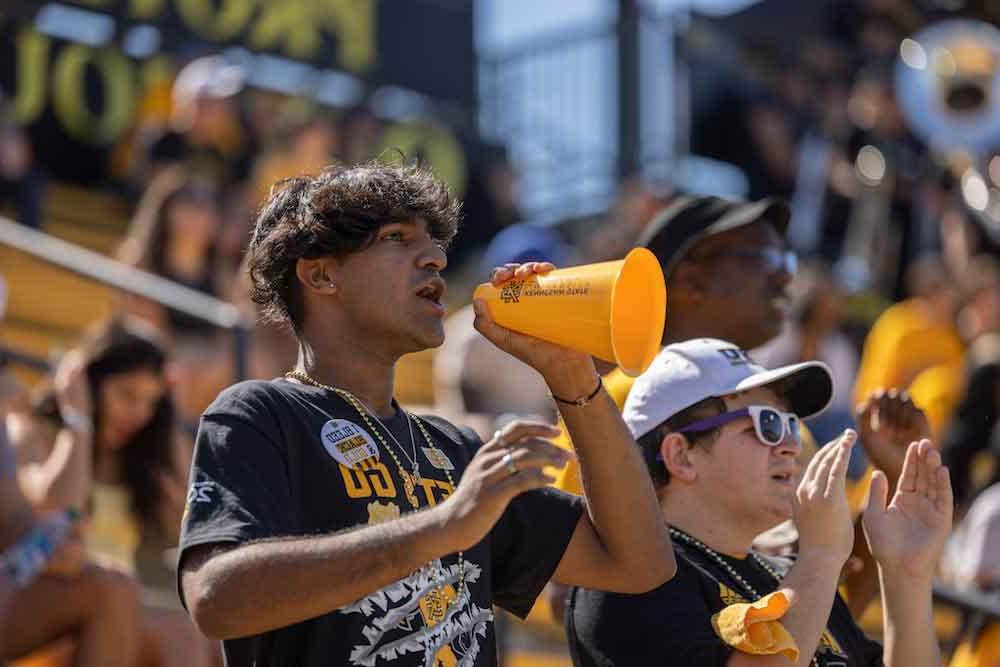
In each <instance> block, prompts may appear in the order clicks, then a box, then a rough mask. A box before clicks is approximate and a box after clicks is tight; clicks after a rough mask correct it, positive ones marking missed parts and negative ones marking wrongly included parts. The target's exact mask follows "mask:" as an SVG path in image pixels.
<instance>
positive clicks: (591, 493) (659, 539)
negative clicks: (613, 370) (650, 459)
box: [550, 375, 676, 589]
mask: <svg viewBox="0 0 1000 667" xmlns="http://www.w3.org/2000/svg"><path fill="white" fill-rule="evenodd" d="M594 382H595V379H594V376H593V375H591V376H590V388H593V386H594ZM581 385H583V381H582V380H578V386H581ZM550 386H552V387H553V392H555V391H556V389H555V387H554V386H553V385H552V384H551V382H550ZM583 391H584V393H583V394H582V395H585V392H586V391H589V390H583ZM560 412H561V413H562V417H563V421H564V422H565V424H566V429H567V431H568V432H569V434H570V437H571V438H572V440H573V446H574V448H575V449H576V452H577V456H578V458H579V460H580V471H581V477H582V480H583V488H584V495H585V496H586V498H587V507H588V511H589V513H590V520H591V522H592V523H593V525H594V528H595V530H596V532H597V534H598V536H599V538H600V540H601V543H602V544H603V546H604V549H605V551H606V552H607V554H608V556H609V558H610V559H611V560H612V561H613V562H614V567H616V568H620V569H621V570H622V571H623V572H628V573H629V576H632V577H636V578H637V579H641V580H642V581H637V582H636V583H637V585H639V587H640V588H646V589H649V588H653V587H655V586H658V585H660V584H662V583H663V582H664V581H665V580H666V579H668V578H669V577H671V576H673V574H674V572H675V571H676V564H675V562H674V554H673V549H672V548H671V546H670V538H669V536H668V534H667V531H666V530H665V528H664V526H663V519H662V517H661V513H660V507H659V505H658V503H657V500H656V493H655V491H654V489H653V485H652V481H651V480H650V477H649V473H648V472H647V470H646V467H645V464H644V463H643V461H642V458H641V457H640V455H639V450H638V447H636V445H635V442H634V441H633V439H632V436H631V434H630V433H629V432H628V429H627V428H626V427H625V424H624V423H623V422H622V420H621V415H620V413H619V411H618V407H617V406H616V405H615V403H614V401H613V400H611V397H610V396H609V395H608V394H607V392H605V391H603V390H602V391H600V392H599V393H598V394H597V396H595V397H594V399H593V400H592V401H591V402H590V403H589V404H588V405H586V406H584V407H577V406H567V405H562V404H560Z"/></svg>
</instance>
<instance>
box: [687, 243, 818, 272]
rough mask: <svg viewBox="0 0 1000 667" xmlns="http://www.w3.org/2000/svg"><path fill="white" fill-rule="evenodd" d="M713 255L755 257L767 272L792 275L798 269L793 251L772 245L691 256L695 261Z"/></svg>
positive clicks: (797, 258) (796, 256)
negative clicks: (781, 272) (782, 272)
mask: <svg viewBox="0 0 1000 667" xmlns="http://www.w3.org/2000/svg"><path fill="white" fill-rule="evenodd" d="M715 257H746V258H748V259H756V260H759V261H760V262H761V264H763V268H764V270H765V271H766V272H767V273H776V272H777V271H779V270H780V271H784V272H785V273H787V274H788V275H792V276H794V275H795V272H796V271H798V270H799V256H798V255H796V254H795V251H793V250H783V249H781V248H775V247H774V246H767V247H764V248H744V249H740V248H732V249H729V250H717V251H715V252H710V253H707V254H705V255H701V256H700V257H692V259H694V260H696V261H697V260H699V259H712V258H715Z"/></svg>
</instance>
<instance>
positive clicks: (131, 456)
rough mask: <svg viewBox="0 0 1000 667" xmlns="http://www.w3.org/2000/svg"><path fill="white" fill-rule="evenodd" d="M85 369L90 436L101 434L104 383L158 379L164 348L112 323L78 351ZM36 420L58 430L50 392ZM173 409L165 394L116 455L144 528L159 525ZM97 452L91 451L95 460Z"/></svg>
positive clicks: (147, 335) (124, 324)
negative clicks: (129, 376) (143, 374)
mask: <svg viewBox="0 0 1000 667" xmlns="http://www.w3.org/2000/svg"><path fill="white" fill-rule="evenodd" d="M81 349H82V350H83V354H84V358H85V360H86V361H85V363H86V373H87V383H88V384H89V386H90V392H91V396H92V397H93V406H94V407H93V411H94V412H93V415H92V416H93V420H94V433H95V434H97V433H100V428H101V420H102V415H101V401H100V395H101V394H100V390H101V385H102V384H103V382H104V381H105V380H106V379H107V378H109V377H111V376H113V375H119V374H121V373H129V372H132V371H138V370H146V371H151V372H153V373H155V374H157V375H160V376H162V375H163V370H164V365H165V364H166V353H165V351H164V348H163V346H162V345H161V344H160V343H159V341H158V340H157V339H156V338H155V336H154V335H153V334H152V332H147V331H145V330H144V329H143V328H141V327H140V326H138V325H137V324H136V323H132V322H129V321H127V320H123V319H114V320H112V321H110V322H109V323H107V324H106V325H104V326H103V327H101V328H100V329H99V330H98V331H97V332H95V333H94V334H93V335H92V336H90V337H88V339H87V340H86V341H85V342H84V344H83V345H82V348H81ZM35 412H36V414H38V415H39V416H41V417H45V418H48V419H50V420H52V421H54V422H56V423H59V424H60V425H61V423H62V418H61V417H60V416H59V409H58V406H57V404H56V401H55V394H54V392H52V391H51V390H50V391H48V392H46V393H45V394H43V396H42V397H41V400H39V401H38V402H37V403H36V408H35ZM174 426H175V421H174V405H173V401H172V400H171V399H170V396H169V394H168V393H164V395H163V397H162V398H161V399H160V401H159V403H158V404H157V406H156V409H155V410H154V412H153V416H152V417H151V418H150V419H149V421H148V422H147V423H146V425H145V426H143V427H142V428H140V429H139V430H138V431H137V432H136V433H135V435H133V436H132V437H131V438H130V439H129V441H128V442H127V443H126V444H125V446H124V447H122V448H121V449H120V450H119V451H118V454H117V455H118V456H120V457H121V463H122V471H123V476H124V479H125V486H126V488H127V489H128V490H129V494H130V496H131V499H132V500H131V502H132V511H133V512H135V514H136V515H137V516H138V518H139V520H140V522H141V523H142V524H143V525H145V526H150V525H152V526H157V527H159V528H160V529H165V528H167V527H165V526H160V519H159V516H158V513H157V509H158V508H159V506H160V503H161V501H162V491H161V488H160V481H159V479H158V475H159V474H161V473H167V474H169V473H171V472H172V469H173V456H172V452H173V438H174ZM96 454H97V447H96V446H95V447H94V455H95V456H96Z"/></svg>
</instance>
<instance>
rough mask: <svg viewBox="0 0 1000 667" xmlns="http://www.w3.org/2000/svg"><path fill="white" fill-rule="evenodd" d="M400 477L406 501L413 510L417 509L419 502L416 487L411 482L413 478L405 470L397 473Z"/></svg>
mask: <svg viewBox="0 0 1000 667" xmlns="http://www.w3.org/2000/svg"><path fill="white" fill-rule="evenodd" d="M399 474H400V476H401V477H402V478H403V493H404V494H406V499H407V500H409V501H410V504H411V505H413V509H416V508H417V505H418V504H419V501H418V500H417V494H416V493H415V491H416V486H415V485H414V482H413V476H412V475H410V473H408V472H406V471H405V470H400V471H399Z"/></svg>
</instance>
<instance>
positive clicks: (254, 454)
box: [180, 380, 582, 667]
mask: <svg viewBox="0 0 1000 667" xmlns="http://www.w3.org/2000/svg"><path fill="white" fill-rule="evenodd" d="M421 419H422V421H423V423H424V425H425V426H426V428H427V431H428V433H429V434H430V436H431V438H432V440H433V441H434V446H435V449H436V450H437V451H434V450H432V449H431V448H428V447H427V443H426V442H425V441H424V439H423V436H422V435H421V432H420V430H419V429H418V428H417V426H416V425H414V427H413V434H414V437H415V438H416V447H417V456H418V457H419V460H420V472H421V481H420V482H419V483H418V484H416V486H415V488H414V489H413V491H412V493H407V492H406V491H405V490H404V485H403V480H402V477H401V476H400V474H399V472H398V470H397V468H396V464H395V463H394V461H393V459H392V457H391V456H390V455H389V454H388V453H387V452H385V451H382V450H383V449H384V447H383V445H382V444H381V443H380V442H379V440H378V437H377V436H376V435H375V434H372V433H370V432H369V431H368V430H367V429H366V427H365V422H364V420H363V419H362V418H361V417H360V415H358V413H357V412H356V411H355V410H354V408H352V407H351V406H350V404H348V403H347V402H346V401H344V400H343V399H341V398H340V397H339V396H337V395H336V394H334V393H333V392H329V391H326V390H323V389H319V388H315V387H308V386H303V385H299V384H296V383H292V382H288V381H285V380H273V381H269V382H265V381H250V382H243V383H241V384H238V385H235V386H233V387H230V388H229V389H227V390H226V391H224V392H223V393H222V394H220V396H219V397H218V398H217V399H216V400H215V402H214V403H213V404H212V405H211V406H210V407H209V408H208V410H207V411H206V412H205V414H204V415H203V416H202V421H201V425H200V427H199V431H198V439H197V445H196V447H195V454H194V463H193V466H192V471H191V480H192V484H191V488H190V491H189V494H188V505H187V511H186V513H185V518H184V522H183V527H182V534H181V542H180V546H181V555H180V558H181V559H183V558H184V555H185V553H186V552H187V551H188V550H189V549H190V548H191V547H193V546H195V545H199V544H208V543H213V542H236V543H244V542H250V541H253V540H261V539H264V538H274V537H285V536H301V535H317V534H328V533H333V532H335V531H339V530H343V529H347V528H351V527H357V526H364V525H367V524H372V523H377V522H380V521H385V520H390V519H392V518H395V517H398V516H399V515H400V514H405V513H407V512H410V511H413V506H412V504H411V500H410V499H411V498H412V499H413V500H415V501H416V502H417V504H418V506H419V507H420V508H425V507H427V506H430V505H435V504H437V503H439V502H441V501H443V500H444V499H445V498H447V497H448V495H450V493H451V492H452V490H453V489H452V487H451V485H450V484H449V483H448V478H447V476H446V475H445V474H444V469H443V468H442V466H444V467H447V466H449V465H450V466H454V470H452V471H451V474H452V478H453V479H454V481H455V483H456V484H457V483H458V480H459V478H460V476H461V473H462V471H463V470H464V469H465V468H466V466H467V465H468V463H469V460H470V459H471V458H472V456H473V454H475V452H476V450H477V448H478V447H480V446H481V442H480V440H479V439H478V438H477V437H476V436H475V434H473V433H472V432H471V431H468V430H465V429H458V428H456V427H454V426H452V425H451V424H449V423H448V422H446V421H444V420H441V419H437V418H433V417H423V418H421ZM389 422H390V423H389V424H387V426H389V428H390V429H391V430H392V431H394V432H395V435H396V438H397V439H398V441H399V443H401V445H402V447H404V448H406V449H407V450H410V447H411V444H410V437H409V427H408V424H407V422H406V418H405V417H404V416H403V414H402V413H401V412H400V411H397V414H396V417H395V418H394V419H392V420H389ZM373 424H374V422H373ZM375 428H379V427H378V425H377V424H375ZM382 435H383V437H384V438H385V439H386V441H387V442H388V446H390V447H395V446H396V445H395V444H394V443H393V441H392V439H391V438H389V437H388V435H386V434H385V433H383V434H382ZM363 453H375V456H374V457H371V458H368V459H366V460H363V461H356V459H355V457H360V456H361V455H362V454H363ZM395 454H396V456H397V458H398V459H399V460H400V462H401V463H402V464H403V465H404V466H406V467H408V468H409V466H410V464H409V463H408V461H407V458H406V456H405V455H404V454H403V453H402V452H401V451H396V452H395ZM408 454H409V456H410V457H412V450H410V451H408ZM352 461H354V464H353V466H351V465H345V464H346V463H351V462H352ZM581 509H582V504H581V503H580V501H579V500H577V499H575V498H574V497H572V496H569V495H567V494H562V493H560V492H557V491H555V490H550V489H545V490H539V491H535V492H528V493H525V494H522V495H520V496H518V497H517V498H516V499H514V501H513V502H511V504H510V505H509V507H508V508H507V510H506V511H505V512H504V514H503V516H502V517H501V519H500V521H499V522H498V523H497V524H496V526H495V527H494V528H493V530H492V531H491V532H490V533H489V535H487V537H486V538H485V539H484V540H483V541H482V542H480V543H479V544H477V545H476V546H474V547H473V548H471V549H469V550H468V551H466V552H465V564H464V571H465V576H464V586H463V587H462V588H463V590H461V591H459V590H457V589H458V588H459V583H458V582H459V564H458V559H457V555H455V554H451V555H449V556H446V557H444V558H442V559H441V560H440V561H437V562H435V563H433V564H431V567H429V568H427V567H425V568H422V569H421V570H418V571H416V572H414V573H413V574H411V575H410V576H408V577H406V578H404V579H402V580H400V581H398V582H396V583H395V584H392V585H390V586H387V587H386V588H384V589H382V590H380V591H375V592H373V593H372V594H371V595H368V596H366V597H365V598H363V599H361V600H358V601H357V602H355V603H354V604H351V605H348V606H346V607H343V608H341V609H338V610H334V611H331V612H330V613H328V614H326V615H324V616H320V617H318V618H314V619H311V620H308V621H305V622H302V623H297V624H295V625H291V626H288V627H283V628H279V629H277V630H273V631H271V632H268V633H264V634H261V635H256V636H252V637H246V638H240V639H234V640H228V641H225V642H223V649H224V653H225V658H226V664H227V665H230V666H235V665H247V666H249V665H254V666H255V667H264V666H272V665H273V666H278V665H280V666H282V667H284V666H289V665H297V666H308V665H317V666H319V665H323V666H324V667H326V666H328V665H338V666H339V665H358V666H366V667H381V666H383V665H405V666H407V667H409V666H411V665H414V666H415V665H421V666H424V665H432V666H433V667H447V666H451V665H462V666H465V665H468V666H469V667H485V666H489V665H495V664H496V647H495V645H496V642H495V638H494V629H493V612H492V604H494V603H495V604H497V605H500V606H501V607H503V608H505V609H507V610H508V611H511V612H512V613H514V614H518V615H521V616H524V615H526V614H527V613H528V611H530V609H531V606H532V604H533V603H534V600H535V598H536V597H537V595H538V594H539V592H540V591H541V590H542V588H543V587H544V585H545V583H546V582H547V581H548V579H549V578H550V577H551V575H552V573H553V571H554V570H555V568H556V566H557V565H558V563H559V560H560V558H561V557H562V554H563V552H564V550H565V548H566V545H567V544H568V542H569V539H570V537H571V535H572V533H573V530H574V528H575V527H576V524H577V521H578V520H579V517H580V513H581ZM456 594H458V595H459V599H460V602H458V603H453V604H451V605H448V604H447V603H448V600H449V599H454V596H455V595H456ZM260 604H262V605H266V604H267V600H260Z"/></svg>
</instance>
